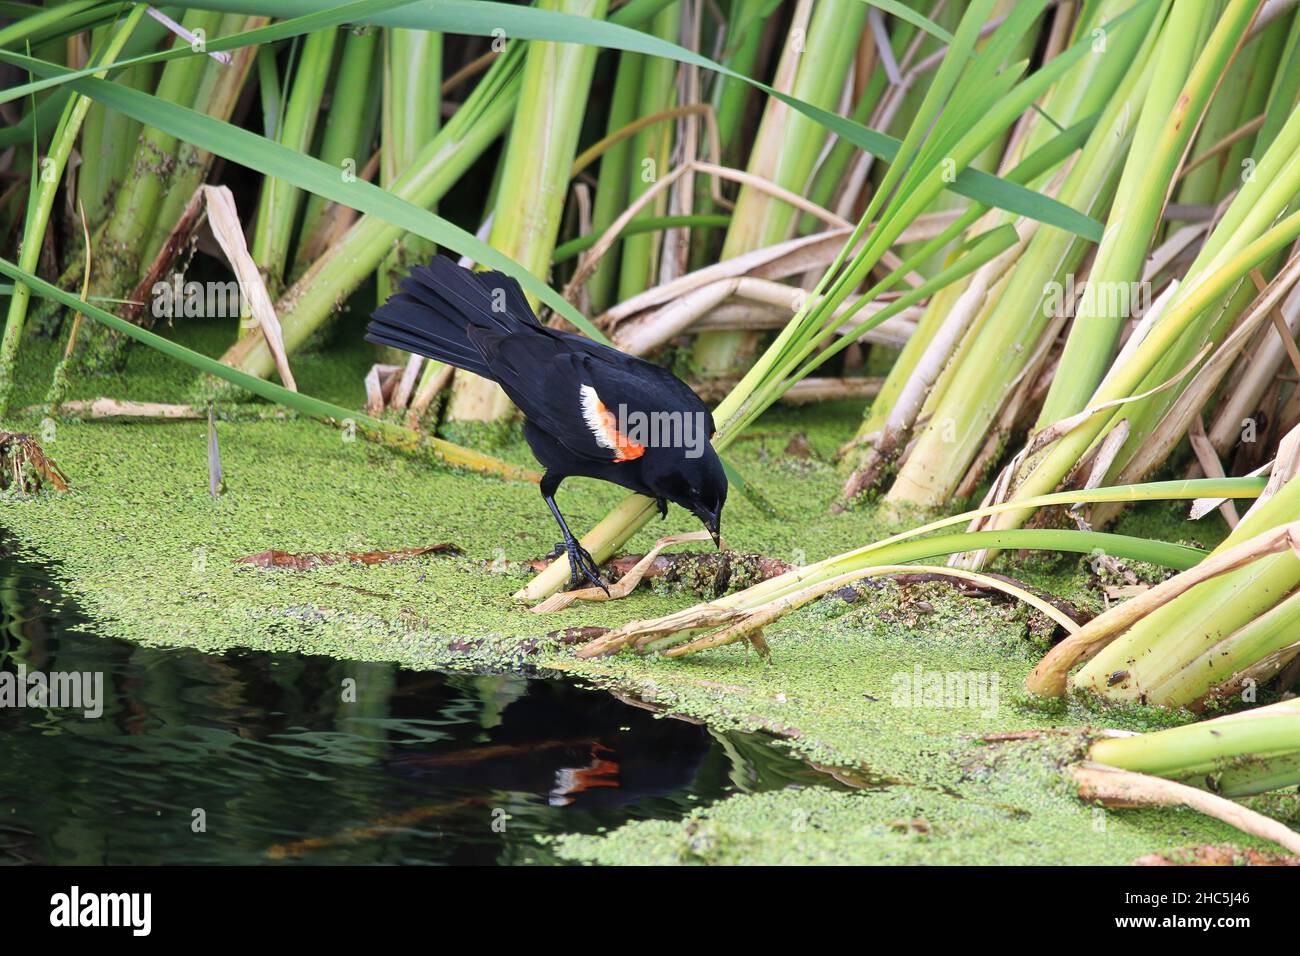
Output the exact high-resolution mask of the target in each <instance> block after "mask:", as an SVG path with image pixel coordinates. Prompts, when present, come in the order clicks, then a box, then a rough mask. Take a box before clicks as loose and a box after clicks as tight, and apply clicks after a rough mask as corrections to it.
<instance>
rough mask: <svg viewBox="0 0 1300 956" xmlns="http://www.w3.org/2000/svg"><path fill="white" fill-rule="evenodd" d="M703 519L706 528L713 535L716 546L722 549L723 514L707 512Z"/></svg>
mask: <svg viewBox="0 0 1300 956" xmlns="http://www.w3.org/2000/svg"><path fill="white" fill-rule="evenodd" d="M703 521H704V529H705V530H706V531H708V532H709V534H711V535H712V536H713V544H714V546H715V547H716V548H718V550H722V516H721V515H715V514H712V513H711V512H705V514H704V518H703Z"/></svg>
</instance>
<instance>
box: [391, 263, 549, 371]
mask: <svg viewBox="0 0 1300 956" xmlns="http://www.w3.org/2000/svg"><path fill="white" fill-rule="evenodd" d="M537 324H538V322H537V317H536V316H535V315H533V310H532V309H531V308H530V307H529V305H528V300H527V299H525V298H524V293H523V290H522V289H520V288H519V283H518V282H516V281H515V280H514V279H512V278H510V277H509V276H508V275H505V274H504V273H501V272H474V271H472V270H470V269H465V268H462V267H461V266H458V265H457V264H456V263H454V262H452V260H450V259H448V258H447V257H445V256H434V257H433V258H432V259H430V260H429V263H428V265H423V266H416V267H415V268H414V269H412V270H411V272H410V274H409V275H408V276H407V277H406V278H405V279H403V280H402V281H401V291H400V292H397V293H395V294H394V295H392V296H390V297H389V299H388V301H387V302H385V303H384V304H383V305H382V306H380V307H379V308H378V309H376V310H375V313H374V315H373V316H372V317H371V320H370V325H369V326H367V328H366V341H368V342H377V343H378V344H380V345H391V346H395V347H396V348H399V349H402V350H403V351H406V352H415V353H417V354H419V355H424V356H427V357H429V358H433V359H437V360H438V361H440V362H446V363H447V364H448V365H454V366H456V367H457V368H462V369H465V370H466V371H467V372H473V373H475V374H476V375H482V376H483V377H484V378H492V377H493V376H492V373H491V372H490V371H489V370H488V368H487V366H486V364H484V361H483V356H482V354H481V353H480V352H479V351H478V349H476V348H475V347H474V345H473V344H472V343H471V342H470V339H469V329H470V327H475V328H479V329H484V330H489V331H493V332H497V333H501V332H505V333H513V332H517V331H519V329H520V327H521V326H528V325H532V326H536V325H537Z"/></svg>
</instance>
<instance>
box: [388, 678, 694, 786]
mask: <svg viewBox="0 0 1300 956" xmlns="http://www.w3.org/2000/svg"><path fill="white" fill-rule="evenodd" d="M476 729H477V728H476ZM482 734H483V732H482V731H481V729H479V733H478V734H477V736H478V740H476V741H473V742H471V741H464V742H460V744H459V746H455V745H451V746H454V747H455V749H441V748H440V749H439V750H437V751H434V752H427V751H426V752H423V753H420V752H410V751H408V752H406V753H405V754H403V755H402V756H400V757H397V758H395V759H393V760H391V761H390V762H389V767H390V769H391V770H392V771H394V772H395V773H398V774H401V775H403V776H407V777H413V778H416V779H419V780H423V781H427V782H428V783H430V784H432V785H437V786H439V787H446V788H448V789H456V790H460V791H462V792H463V791H466V790H469V791H477V792H482V791H484V790H510V791H514V792H516V793H535V794H537V795H539V796H543V797H545V798H546V800H547V801H548V802H549V803H550V804H551V805H552V806H568V805H570V804H577V805H581V806H584V807H602V806H605V807H613V806H623V805H626V804H629V803H634V802H636V801H637V800H640V799H643V798H646V797H654V796H662V795H665V794H669V793H673V792H674V791H677V790H681V789H683V788H685V787H689V786H690V785H691V784H692V782H693V781H694V779H695V775H696V773H697V772H698V770H699V768H700V765H701V763H702V762H703V760H704V756H705V754H707V753H708V751H709V747H710V745H711V741H712V738H711V737H710V736H709V734H708V732H707V731H706V730H705V729H704V728H703V727H700V726H697V725H695V724H690V723H687V722H685V721H681V720H671V719H660V718H658V717H656V716H654V715H653V714H652V713H649V712H647V711H644V710H640V709H638V708H635V707H629V706H628V705H627V704H624V703H622V702H620V701H618V700H617V699H615V698H613V697H610V696H608V695H605V694H601V693H596V692H585V691H575V690H574V689H573V688H572V687H568V686H566V685H563V684H560V683H558V682H550V681H532V682H530V684H529V689H528V692H527V693H526V694H524V695H523V696H521V697H519V698H518V699H516V700H514V701H512V702H511V703H510V704H509V705H507V706H506V708H505V709H504V710H503V711H502V713H501V721H500V723H499V724H498V725H497V726H495V727H493V728H491V729H490V730H488V731H486V734H487V736H488V741H487V742H486V743H484V742H482ZM449 743H450V742H449ZM446 746H448V745H444V747H446Z"/></svg>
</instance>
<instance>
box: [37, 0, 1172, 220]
mask: <svg viewBox="0 0 1300 956" xmlns="http://www.w3.org/2000/svg"><path fill="white" fill-rule="evenodd" d="M981 2H988V0H981ZM1152 2H1155V0H1137V3H1136V4H1135V5H1134V8H1133V9H1134V10H1136V9H1137V8H1139V7H1141V6H1143V5H1144V4H1147V3H1152ZM322 6H323V5H322V4H320V3H318V2H315V0H270V2H267V3H258V4H253V3H246V2H243V0H204V2H202V3H198V4H193V5H192V7H193V8H195V9H211V10H220V11H225V12H237V13H260V14H264V15H271V16H277V17H282V18H283V17H296V16H301V15H303V14H304V13H311V12H320V10H321V8H322ZM1131 13H1132V10H1130V11H1129V12H1128V13H1126V14H1122V15H1121V16H1120V17H1117V18H1115V19H1114V20H1112V21H1111V22H1110V23H1108V24H1107V25H1106V26H1105V28H1104V29H1107V30H1109V29H1114V28H1117V27H1119V26H1120V25H1121V23H1122V21H1124V20H1127V19H1128V18H1129V16H1130V15H1131ZM357 22H367V23H377V24H381V25H385V26H399V27H407V28H410V29H423V30H434V31H438V32H445V33H459V34H468V35H472V36H483V37H492V36H496V35H497V33H496V31H499V30H505V31H506V34H507V36H508V37H511V38H516V39H525V40H550V41H554V42H562V43H582V44H589V45H593V46H600V47H606V48H609V49H619V50H628V51H631V52H634V53H645V54H649V55H651V56H658V57H664V58H667V59H671V60H676V61H677V62H679V63H685V64H687V65H689V66H696V67H700V68H701V69H706V70H710V71H712V72H715V73H718V74H720V75H722V76H726V77H729V78H732V79H738V80H742V81H744V82H746V83H749V84H751V85H752V86H754V87H755V88H756V89H758V90H761V91H762V92H764V93H767V94H768V95H771V96H775V97H776V98H777V99H779V100H781V101H782V102H784V103H785V104H786V105H788V106H790V107H791V108H792V109H795V110H798V111H799V112H801V113H803V114H805V115H806V116H808V117H810V118H811V119H813V120H814V121H816V122H818V123H820V124H822V125H823V126H825V127H827V128H828V129H829V130H830V131H831V132H833V133H836V134H837V135H839V136H842V137H844V138H846V139H848V140H849V141H850V142H852V143H854V144H855V145H856V146H858V147H859V148H861V149H864V150H866V151H868V152H870V153H871V154H872V155H875V156H879V157H880V158H882V159H885V160H886V161H892V160H893V158H894V155H895V152H896V149H897V146H898V145H899V144H898V141H897V140H895V139H893V138H892V137H890V136H886V135H884V134H882V133H879V132H876V131H875V130H870V129H867V128H866V127H863V126H859V125H858V124H857V123H854V122H853V121H852V120H849V119H846V118H845V117H843V116H839V115H838V114H836V113H832V112H830V111H827V110H823V109H820V108H818V107H816V106H813V105H812V104H809V103H806V102H803V101H801V100H799V99H797V98H795V97H791V96H787V95H786V94H783V93H779V92H777V91H776V90H773V89H772V88H771V87H769V86H767V85H766V84H764V83H761V82H758V81H757V80H754V79H752V78H750V77H747V76H744V75H742V74H740V73H736V72H735V71H733V70H730V69H728V68H727V67H725V66H723V65H722V64H720V63H717V62H715V61H713V60H711V59H709V58H708V57H705V56H702V55H700V54H698V53H695V52H693V51H691V50H688V49H686V48H685V47H682V46H680V45H678V44H676V43H672V42H670V41H668V40H662V39H659V38H657V37H653V36H651V35H649V34H646V33H643V32H641V31H639V30H634V29H632V28H630V27H627V26H624V25H623V23H622V22H620V18H619V17H618V16H617V15H615V16H614V17H612V18H611V20H610V21H603V20H589V19H586V18H584V17H579V16H574V15H572V14H565V13H557V12H553V11H548V10H538V9H535V8H532V7H523V6H512V5H509V4H502V3H490V2H473V3H468V2H463V0H441V2H439V3H436V4H427V5H425V4H420V5H413V6H411V7H407V8H401V9H395V10H390V11H388V12H386V13H382V14H378V15H374V16H371V17H366V18H359V19H358V21H357ZM974 33H978V27H976V29H975V30H974ZM33 72H38V73H39V72H41V71H33ZM947 185H948V186H949V187H950V188H951V189H953V190H954V191H955V192H958V193H960V194H961V195H964V196H967V197H968V198H970V199H976V200H979V201H985V202H988V204H989V205H992V206H997V207H998V208H1002V209H1006V210H1007V211H1009V212H1014V213H1017V214H1019V215H1023V216H1027V217H1029V218H1031V219H1036V220H1040V221H1042V222H1045V223H1048V224H1050V225H1055V226H1058V227H1059V228H1062V229H1066V230H1068V231H1070V232H1073V233H1076V234H1077V235H1080V236H1083V237H1084V238H1089V239H1092V240H1094V241H1095V240H1096V239H1098V238H1100V236H1101V233H1102V225H1101V223H1099V222H1097V221H1096V220H1094V219H1091V218H1090V217H1088V216H1085V215H1083V214H1081V213H1079V212H1078V211H1076V210H1073V209H1070V208H1069V207H1068V206H1066V205H1064V204H1063V203H1059V202H1057V201H1056V200H1053V199H1049V198H1048V197H1046V196H1043V195H1041V194H1039V193H1036V192H1034V191H1033V190H1030V189H1026V188H1025V187H1022V186H1016V185H1013V184H1010V183H1006V182H1003V181H1001V180H999V179H998V178H997V177H996V176H992V175H989V174H988V173H980V172H978V171H976V170H966V171H963V172H962V173H961V174H960V175H959V176H958V177H957V178H956V180H955V181H954V182H952V183H950V184H947Z"/></svg>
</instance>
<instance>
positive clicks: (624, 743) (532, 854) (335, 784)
mask: <svg viewBox="0 0 1300 956" xmlns="http://www.w3.org/2000/svg"><path fill="white" fill-rule="evenodd" d="M0 626H2V627H3V634H2V635H0V669H2V670H4V671H8V672H9V673H10V674H15V675H16V674H17V670H18V667H19V665H22V666H23V667H25V668H26V672H27V673H28V674H31V673H32V672H35V671H40V672H42V673H45V674H49V673H53V672H63V673H67V672H83V673H87V672H88V673H100V674H102V675H103V676H102V687H103V692H102V708H103V713H102V715H101V716H99V717H97V718H94V717H87V716H85V714H84V713H83V711H82V710H81V709H76V710H73V709H51V708H46V707H32V706H25V707H18V706H12V705H10V706H0V862H4V863H78V864H100V863H115V864H124V863H259V862H266V861H285V862H306V863H382V864H389V863H476V864H494V863H496V864H501V863H523V862H537V863H545V862H552V861H553V860H554V857H553V854H552V853H551V851H550V850H549V849H548V848H547V847H546V846H544V845H540V844H539V843H538V841H537V840H536V839H535V838H536V836H537V835H538V834H555V833H564V832H596V831H598V830H600V829H601V828H602V827H608V828H612V827H615V826H617V825H619V824H621V823H623V822H625V821H627V820H634V819H644V818H666V819H676V818H680V817H681V816H682V815H684V814H685V813H687V812H689V810H690V809H691V808H692V807H695V806H700V805H702V804H707V803H708V802H711V801H713V800H716V799H719V798H720V797H723V796H725V795H727V794H728V793H734V792H743V791H758V790H771V789H776V788H781V787H791V786H824V785H831V786H834V785H836V784H835V782H834V781H832V780H831V779H830V778H829V777H827V776H825V775H823V774H821V773H820V772H818V771H816V770H813V769H811V768H809V767H808V766H806V765H805V764H803V763H801V762H799V761H797V760H795V759H793V758H791V757H790V756H788V755H787V754H785V753H784V752H782V751H781V750H780V749H778V748H777V747H776V746H774V745H773V744H772V742H771V741H770V740H769V739H768V738H765V737H762V736H759V735H748V734H727V735H723V734H717V733H713V732H711V731H709V730H707V729H705V728H704V727H701V726H698V725H696V724H692V723H688V722H685V721H681V720H673V719H665V718H661V717H656V716H655V715H654V714H653V713H651V712H649V711H648V710H646V709H644V708H641V707H637V706H632V705H630V704H627V703H624V702H622V701H620V700H618V699H616V698H615V697H613V696H611V695H609V694H607V693H604V692H602V691H597V690H588V689H582V688H580V687H577V686H575V685H573V684H570V683H565V682H561V681H557V680H540V679H529V678H525V677H520V676H512V675H483V676H475V675H453V674H442V673H432V672H412V671H403V670H400V669H398V668H396V667H394V666H391V665H387V664H370V663H353V662H343V661H337V660H334V659H331V658H326V657H314V656H305V655H299V654H288V653H285V654H267V653H253V652H242V653H240V652H237V653H229V654H223V655H211V654H202V653H199V652H197V651H191V650H184V649H179V650H173V649H150V648H142V647H138V646H136V645H133V644H129V643H126V642H123V641H118V640H113V639H108V638H103V637H97V636H95V635H94V634H92V633H90V632H89V631H88V629H87V627H86V622H85V619H84V617H83V616H82V615H81V614H80V613H79V612H78V611H77V609H76V607H75V606H74V605H73V604H72V603H71V602H70V601H68V600H67V599H66V598H64V597H63V596H62V595H61V594H60V593H59V591H58V590H57V589H56V588H55V587H54V586H53V585H52V584H51V582H50V580H49V577H48V575H47V574H46V571H45V569H44V568H43V567H42V566H41V565H39V564H36V563H34V562H32V561H29V560H26V559H23V558H21V557H18V556H15V555H14V554H12V542H10V541H8V540H6V539H0ZM10 686H11V687H12V686H13V683H12V681H11V683H10ZM83 703H85V702H84V701H83Z"/></svg>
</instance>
